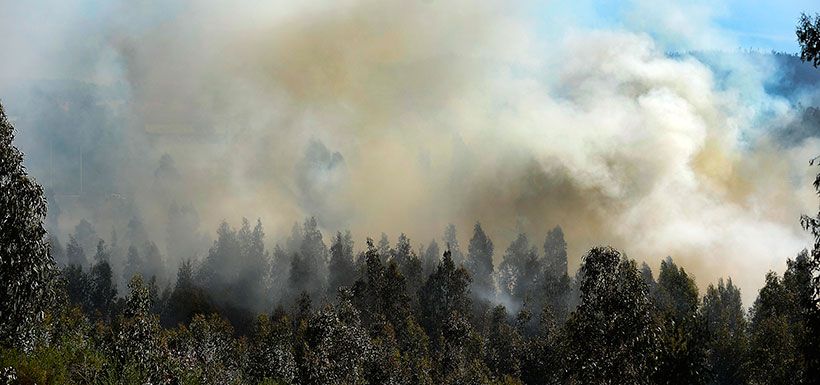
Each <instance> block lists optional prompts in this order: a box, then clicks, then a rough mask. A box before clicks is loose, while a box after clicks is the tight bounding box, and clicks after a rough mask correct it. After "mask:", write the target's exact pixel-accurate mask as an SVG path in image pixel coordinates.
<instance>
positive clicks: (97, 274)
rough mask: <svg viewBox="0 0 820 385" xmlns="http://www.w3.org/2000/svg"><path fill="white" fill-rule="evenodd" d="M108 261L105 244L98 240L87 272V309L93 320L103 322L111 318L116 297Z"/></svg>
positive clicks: (112, 275)
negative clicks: (95, 251)
mask: <svg viewBox="0 0 820 385" xmlns="http://www.w3.org/2000/svg"><path fill="white" fill-rule="evenodd" d="M108 260H109V256H108V250H107V249H106V247H105V242H104V241H103V240H102V239H100V240H99V242H98V243H97V253H96V254H95V255H94V265H92V266H91V271H90V272H89V283H90V287H89V289H90V293H89V300H90V302H89V309H90V311H91V313H92V315H94V317H95V318H99V319H103V320H108V319H109V318H110V317H111V315H112V314H111V312H112V310H113V305H114V299H115V298H116V297H117V285H116V284H115V283H114V273H113V271H112V270H111V264H110V263H109V262H108Z"/></svg>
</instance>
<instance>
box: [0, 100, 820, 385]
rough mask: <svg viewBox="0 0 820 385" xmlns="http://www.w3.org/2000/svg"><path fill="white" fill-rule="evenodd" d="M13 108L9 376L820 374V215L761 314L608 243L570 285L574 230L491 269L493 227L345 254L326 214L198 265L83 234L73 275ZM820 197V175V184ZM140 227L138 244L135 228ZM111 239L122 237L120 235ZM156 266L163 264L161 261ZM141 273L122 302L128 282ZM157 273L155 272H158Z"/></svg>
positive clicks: (540, 378) (649, 377) (397, 378)
mask: <svg viewBox="0 0 820 385" xmlns="http://www.w3.org/2000/svg"><path fill="white" fill-rule="evenodd" d="M12 141H13V128H12V127H11V124H10V123H9V122H8V120H7V119H6V117H5V114H4V113H3V110H2V107H1V106H0V172H1V173H0V187H2V188H0V216H2V217H1V218H0V219H2V220H0V224H1V225H2V226H0V290H2V292H0V379H2V381H3V382H4V383H25V384H34V383H36V384H62V383H81V384H92V383H105V384H109V383H118V384H129V383H133V384H146V383H152V384H153V383H162V384H182V383H186V384H187V383H201V384H239V383H247V384H260V383H264V384H275V383H278V384H551V383H556V384H811V383H817V381H818V379H820V373H818V368H819V367H820V365H818V359H819V358H820V354H818V353H820V349H818V341H820V338H819V337H820V307H818V294H819V293H818V292H819V291H820V290H818V289H819V288H820V278H819V277H818V273H820V215H818V217H816V218H815V217H804V218H803V221H802V222H803V225H804V227H805V228H806V229H807V230H810V231H811V232H812V234H813V235H814V237H815V244H814V246H813V248H812V251H811V252H803V253H800V254H799V255H797V256H796V257H795V258H794V259H793V260H789V261H788V264H787V265H788V267H787V270H786V271H785V272H784V273H783V274H782V276H781V275H778V274H776V273H770V274H769V275H767V277H766V284H765V286H764V287H763V288H762V289H760V292H759V295H758V298H757V300H756V301H755V303H754V305H753V306H752V308H751V311H750V312H748V313H747V312H746V310H745V308H744V306H743V304H742V302H741V295H740V291H739V290H738V289H737V287H735V286H734V285H733V284H732V282H731V280H726V281H722V280H721V281H719V282H718V283H717V284H716V285H714V284H713V285H710V286H709V287H708V288H707V290H706V293H705V294H703V295H701V293H699V291H698V288H697V286H696V285H695V282H694V279H693V277H692V276H691V275H690V274H689V273H687V272H686V270H685V269H684V268H683V267H680V266H677V265H676V264H675V263H674V261H673V260H672V259H671V258H670V259H667V260H665V261H664V262H663V263H662V264H661V267H660V270H659V271H658V274H657V278H655V276H654V274H653V272H652V271H651V269H649V267H648V266H646V265H644V266H641V267H639V266H638V265H637V264H636V263H635V261H633V260H630V259H628V258H626V257H625V256H624V255H622V254H621V253H619V252H618V251H616V250H614V249H611V248H608V247H596V248H593V249H591V250H589V251H588V252H587V253H586V254H585V255H584V256H583V259H582V263H581V267H580V269H579V270H578V271H577V272H576V273H575V274H573V276H572V277H570V276H569V274H568V271H567V262H566V261H567V254H566V243H565V241H564V237H563V233H562V231H561V229H560V228H558V227H557V228H555V229H553V230H552V231H550V232H549V233H548V234H547V235H546V237H545V238H544V242H543V244H541V243H540V242H538V244H537V245H536V244H534V242H531V241H530V239H529V238H528V237H527V236H526V235H525V234H521V235H519V236H518V237H517V238H516V239H515V240H514V241H513V242H512V243H511V244H510V245H509V246H508V247H507V248H506V249H505V251H504V252H503V256H502V258H500V260H501V263H500V264H499V265H498V266H495V265H494V263H493V261H494V260H495V258H494V255H495V253H496V250H495V246H494V244H493V242H492V241H491V240H490V238H489V237H488V236H487V234H486V233H485V232H484V231H483V229H482V228H481V225H480V224H478V223H477V224H476V225H475V227H474V229H473V232H472V236H471V237H470V242H469V245H467V247H466V250H463V249H462V248H461V246H460V245H459V244H458V242H457V237H456V231H455V228H454V227H452V226H451V227H449V228H448V229H447V231H446V232H445V235H444V242H443V245H438V244H437V243H435V242H431V243H430V244H429V245H427V246H425V247H423V248H413V247H411V242H410V240H409V239H408V238H407V237H406V236H404V235H402V236H400V237H399V238H398V241H397V242H396V243H395V244H392V245H391V243H390V242H389V241H388V239H387V237H386V236H382V237H381V239H380V240H379V241H378V242H375V241H373V240H370V239H368V240H367V241H366V242H365V245H364V247H363V250H362V251H361V252H359V253H355V252H354V243H353V240H352V236H351V235H350V234H349V233H336V234H335V235H334V236H333V237H332V238H331V239H330V240H329V242H327V243H329V244H330V246H329V247H328V246H327V243H326V242H325V240H324V237H323V234H322V233H321V231H319V226H318V224H317V222H316V220H315V219H314V218H309V219H308V220H306V221H305V222H304V223H303V224H302V225H298V226H295V227H294V230H293V232H292V234H291V236H290V237H289V238H288V239H287V240H286V241H285V242H284V243H283V244H282V245H277V246H276V247H274V248H273V250H266V248H265V246H264V243H263V242H262V240H263V238H264V231H263V228H262V225H261V223H260V222H257V223H256V224H255V225H254V226H251V224H250V222H248V221H247V220H245V221H243V223H242V226H241V227H240V228H239V229H234V228H232V227H231V226H229V225H228V224H226V223H223V224H222V225H221V226H220V227H219V229H218V231H217V239H216V240H215V241H214V242H213V246H212V247H211V248H210V250H209V252H208V254H207V256H205V257H204V258H203V259H202V260H198V261H193V260H187V261H185V262H184V263H182V264H181V265H180V266H179V268H178V270H177V274H176V278H175V279H174V280H173V286H171V285H169V284H163V283H162V282H164V280H167V277H165V278H163V277H158V275H159V274H162V270H158V269H157V266H158V265H157V263H159V262H158V261H163V260H164V259H163V258H162V256H161V255H160V254H159V252H158V251H155V250H153V249H154V247H152V246H151V243H150V242H146V243H143V245H145V246H136V245H132V246H129V250H128V258H127V260H128V263H126V264H125V267H124V268H123V269H122V271H121V272H115V271H114V270H113V269H112V268H111V265H110V263H109V258H110V254H111V252H112V246H109V245H107V244H106V243H105V242H102V241H99V240H97V242H96V245H95V247H94V254H93V255H91V256H89V257H87V256H86V251H85V247H84V246H83V245H82V244H81V242H80V241H78V240H77V238H78V237H79V238H82V237H80V235H81V234H76V233H75V234H74V236H73V237H70V238H69V241H68V242H67V244H66V248H65V250H64V253H65V256H64V257H65V260H66V261H68V263H67V264H66V266H64V267H62V268H57V265H56V263H55V261H54V257H53V253H56V252H57V251H56V249H57V247H56V246H55V247H54V249H52V246H51V244H52V243H53V244H55V245H56V243H55V242H53V240H51V241H50V240H49V238H48V237H47V234H46V231H45V229H44V227H43V221H44V219H45V214H46V201H45V198H44V194H43V190H42V188H41V187H40V186H39V185H37V184H36V183H35V182H34V181H32V180H31V179H30V178H28V176H27V175H26V172H25V169H24V167H23V166H22V154H21V153H20V152H19V151H18V150H17V149H16V148H15V147H14V146H13V145H12ZM815 187H816V188H817V189H818V191H820V175H818V179H817V180H816V181H815ZM129 237H130V236H129ZM115 243H117V242H114V241H113V239H112V241H111V244H112V245H113V244H115ZM151 261H153V262H151ZM117 274H125V275H131V276H132V277H131V278H130V281H129V284H128V287H127V289H126V288H123V289H124V290H123V293H127V294H125V295H124V296H123V297H120V296H119V290H118V288H117V285H116V283H115V281H116V279H115V275H117ZM143 277H145V278H143Z"/></svg>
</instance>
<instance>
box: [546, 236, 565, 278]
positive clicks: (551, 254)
mask: <svg viewBox="0 0 820 385" xmlns="http://www.w3.org/2000/svg"><path fill="white" fill-rule="evenodd" d="M544 264H545V265H546V268H547V269H548V270H549V271H550V272H551V273H552V274H553V275H555V276H558V277H560V276H562V275H564V274H567V242H566V241H565V240H564V230H562V229H561V226H555V228H553V229H552V230H550V231H549V232H548V233H547V237H546V239H544Z"/></svg>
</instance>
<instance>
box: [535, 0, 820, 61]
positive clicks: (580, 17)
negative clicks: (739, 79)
mask: <svg viewBox="0 0 820 385" xmlns="http://www.w3.org/2000/svg"><path fill="white" fill-rule="evenodd" d="M535 8H536V12H537V16H536V17H537V18H538V20H539V21H538V22H539V24H540V27H541V28H542V29H544V30H546V31H554V30H562V29H563V28H565V27H567V26H573V25H575V26H577V25H578V23H579V22H580V23H582V24H584V25H585V26H588V27H594V28H608V27H613V26H621V27H622V26H624V24H635V23H639V24H655V25H659V24H662V23H663V22H662V21H659V20H660V19H663V18H664V17H666V16H669V14H666V15H663V14H662V13H663V12H658V11H659V10H667V9H668V10H669V13H672V12H682V13H685V14H686V15H685V16H686V17H688V16H690V15H689V13H691V15H692V17H693V19H697V18H700V19H701V20H700V22H701V23H706V24H707V25H708V26H709V27H711V28H713V29H715V30H716V31H718V32H719V33H721V34H724V35H725V36H723V38H724V39H726V40H729V41H731V42H733V43H734V44H735V45H737V47H736V48H741V49H757V50H762V51H769V50H776V51H785V52H792V53H796V52H798V50H799V46H798V45H797V42H796V41H795V35H794V27H795V25H796V24H797V19H798V17H799V16H800V13H801V12H805V13H808V14H814V13H817V12H820V2H818V1H817V0H780V1H776V0H723V1H720V0H718V1H702V0H690V1H665V0H656V1H652V0H632V1H614V0H575V1H572V2H569V1H563V0H562V1H546V2H538V4H537V5H536V6H535ZM636 8H642V9H643V11H637V12H636ZM649 9H651V11H648V10H649ZM633 27H635V28H636V29H638V30H641V27H637V26H634V25H633ZM647 32H651V31H647ZM687 48H694V49H697V48H698V47H687ZM700 48H705V47H700Z"/></svg>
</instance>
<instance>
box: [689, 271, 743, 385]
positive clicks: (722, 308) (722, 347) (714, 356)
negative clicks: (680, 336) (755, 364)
mask: <svg viewBox="0 0 820 385" xmlns="http://www.w3.org/2000/svg"><path fill="white" fill-rule="evenodd" d="M700 313H701V314H700V316H701V317H702V318H703V321H702V322H704V326H705V328H706V338H707V341H706V344H707V345H706V346H707V367H708V368H709V376H710V382H709V383H711V384H745V383H747V382H748V377H749V373H748V369H747V368H745V367H744V366H745V363H746V360H747V357H748V356H747V354H748V338H747V336H746V332H747V331H746V315H745V312H744V311H743V303H742V302H741V297H740V290H739V289H738V288H737V287H736V286H735V285H734V284H733V283H732V280H731V279H729V280H728V281H725V282H724V281H723V279H721V280H720V281H718V286H717V287H715V286H714V285H709V287H708V288H707V289H706V295H705V296H704V297H703V306H701V310H700Z"/></svg>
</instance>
